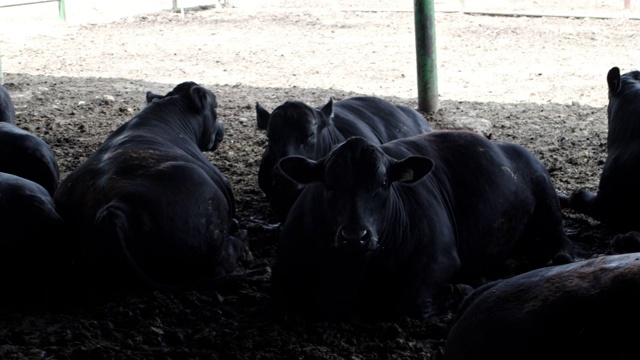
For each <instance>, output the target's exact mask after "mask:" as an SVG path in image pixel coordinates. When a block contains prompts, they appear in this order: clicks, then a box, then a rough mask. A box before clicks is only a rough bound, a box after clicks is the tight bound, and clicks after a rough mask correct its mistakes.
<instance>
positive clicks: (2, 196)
mask: <svg viewBox="0 0 640 360" xmlns="http://www.w3.org/2000/svg"><path fill="white" fill-rule="evenodd" d="M0 229H2V235H1V236H0V282H1V283H2V290H3V292H2V295H1V296H0V303H2V304H5V303H11V302H14V301H16V302H20V303H23V302H28V303H32V302H40V301H44V300H45V299H44V298H41V296H43V295H45V290H47V289H51V288H50V287H52V286H54V284H55V283H58V282H59V281H60V275H61V274H63V273H64V271H65V270H66V269H67V267H68V261H67V260H68V258H67V257H66V255H65V254H64V246H63V245H62V244H63V239H64V236H65V234H66V233H65V224H64V221H63V220H62V218H61V217H60V215H59V214H58V212H57V211H56V208H55V204H54V201H53V198H52V197H51V194H49V192H48V191H47V190H46V189H45V188H44V187H42V186H41V185H39V184H37V183H35V182H33V181H31V180H28V179H25V178H22V177H20V176H16V175H13V174H8V173H4V172H0Z"/></svg>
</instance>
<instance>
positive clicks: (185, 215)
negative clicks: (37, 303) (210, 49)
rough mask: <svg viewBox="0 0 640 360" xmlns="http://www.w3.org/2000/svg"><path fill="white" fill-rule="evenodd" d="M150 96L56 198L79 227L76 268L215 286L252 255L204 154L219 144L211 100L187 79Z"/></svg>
mask: <svg viewBox="0 0 640 360" xmlns="http://www.w3.org/2000/svg"><path fill="white" fill-rule="evenodd" d="M149 96H150V95H149V94H147V97H149ZM152 97H153V96H152ZM155 98H156V100H155V101H152V102H151V103H149V104H148V105H147V106H146V107H145V108H144V109H143V110H141V111H140V112H139V113H138V114H137V115H135V116H134V117H133V118H132V119H131V120H129V121H128V122H126V123H125V124H123V125H122V126H120V127H119V128H118V129H117V130H115V131H114V132H113V133H112V134H111V135H109V136H108V137H107V139H106V140H105V141H104V143H103V144H102V145H101V146H100V147H99V148H98V149H97V150H96V151H95V152H94V153H93V154H92V155H91V156H90V157H89V158H88V159H87V160H86V161H85V162H84V163H82V164H81V165H80V166H79V167H78V168H77V169H76V170H75V171H73V172H72V173H71V174H69V175H68V176H67V177H66V178H65V179H64V180H63V181H62V182H61V183H60V187H59V188H58V191H57V192H56V194H55V196H54V199H55V201H56V205H57V207H58V211H59V212H60V214H61V215H62V217H63V218H64V219H65V220H66V221H67V223H68V224H69V226H70V227H71V228H73V229H74V230H75V234H74V238H73V239H74V241H75V243H74V244H73V247H74V249H76V250H77V251H78V253H77V254H76V257H77V259H78V263H79V271H86V273H87V274H88V275H87V277H88V278H89V280H90V281H92V282H93V283H97V284H98V285H99V286H103V285H106V286H116V287H118V286H127V285H131V284H137V285H148V286H149V287H150V288H152V289H162V290H174V289H178V290H182V289H190V288H193V287H196V286H201V285H202V286H212V285H215V283H216V281H217V279H221V278H224V277H225V276H227V275H229V274H232V273H233V272H234V271H235V270H236V265H237V261H238V260H241V258H242V256H243V255H245V254H246V252H247V251H248V249H247V248H246V246H245V243H244V240H245V239H244V237H245V236H246V234H245V232H244V231H243V230H238V229H237V221H236V219H235V199H234V195H233V192H232V189H231V186H230V183H229V181H228V179H227V178H226V176H224V175H223V174H222V173H221V172H220V170H219V169H218V168H217V167H215V166H214V165H213V164H212V163H211V162H210V161H209V160H208V159H207V157H205V156H204V154H203V153H202V152H203V151H211V150H213V149H215V148H216V146H218V144H219V142H220V141H221V135H220V134H222V132H223V125H222V123H221V122H220V121H219V120H218V118H217V110H216V108H217V105H218V104H217V100H216V96H215V95H214V94H213V93H212V92H211V91H209V90H207V89H205V88H204V87H202V86H199V85H198V84H196V83H194V82H183V83H181V84H179V85H177V86H176V87H175V88H174V89H173V90H171V91H170V92H169V93H167V94H166V95H165V96H161V97H157V96H156V97H155ZM236 235H237V236H236ZM97 279H100V280H101V281H102V282H100V281H98V280H97ZM128 279H133V281H132V282H129V281H127V280H128Z"/></svg>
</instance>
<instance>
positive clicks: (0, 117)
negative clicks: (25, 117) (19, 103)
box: [0, 85, 16, 124]
mask: <svg viewBox="0 0 640 360" xmlns="http://www.w3.org/2000/svg"><path fill="white" fill-rule="evenodd" d="M0 122H7V123H10V124H15V123H16V108H15V106H14V104H13V100H11V95H10V94H9V92H8V91H7V88H5V87H4V86H2V85H0Z"/></svg>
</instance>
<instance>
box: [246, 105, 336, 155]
mask: <svg viewBox="0 0 640 360" xmlns="http://www.w3.org/2000/svg"><path fill="white" fill-rule="evenodd" d="M327 111H328V112H329V113H328V114H327V113H326V112H327ZM332 114H333V107H327V106H326V105H325V106H324V107H323V108H322V109H320V110H317V109H314V108H312V107H311V106H309V105H307V104H305V103H303V102H300V101H287V102H285V103H284V104H282V105H280V106H278V107H277V108H275V110H273V112H271V113H269V111H267V110H266V109H264V108H263V107H262V106H260V104H259V103H256V119H257V126H258V129H261V130H266V131H267V140H268V145H267V146H268V149H269V152H270V154H271V156H272V157H273V158H275V159H277V160H279V159H281V158H283V157H285V156H291V155H299V156H305V157H309V158H312V157H313V156H314V155H315V146H316V141H317V132H318V126H321V125H322V123H323V122H325V121H326V120H325V119H326V117H327V116H329V117H330V116H332Z"/></svg>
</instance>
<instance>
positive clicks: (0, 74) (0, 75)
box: [0, 54, 4, 85]
mask: <svg viewBox="0 0 640 360" xmlns="http://www.w3.org/2000/svg"><path fill="white" fill-rule="evenodd" d="M3 84H4V73H3V72H2V54H0V85H3Z"/></svg>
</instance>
